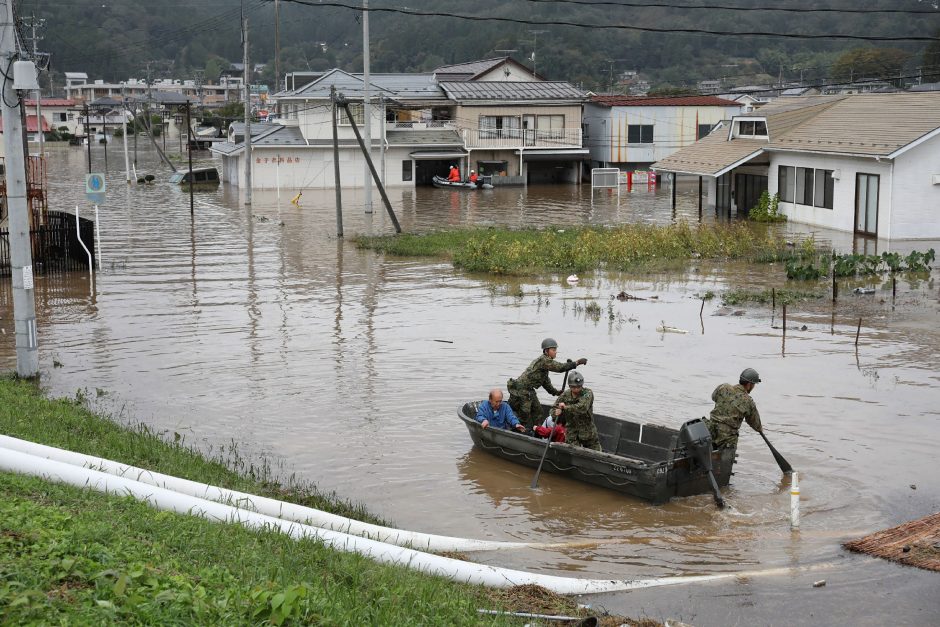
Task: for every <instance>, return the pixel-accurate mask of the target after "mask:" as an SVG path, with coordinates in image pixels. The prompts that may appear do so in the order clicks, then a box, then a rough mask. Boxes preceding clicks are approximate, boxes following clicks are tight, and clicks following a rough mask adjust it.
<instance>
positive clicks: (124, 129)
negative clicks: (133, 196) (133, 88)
mask: <svg viewBox="0 0 940 627" xmlns="http://www.w3.org/2000/svg"><path fill="white" fill-rule="evenodd" d="M121 137H122V138H123V139H124V177H125V178H126V179H127V184H128V185H130V184H131V164H130V160H129V159H128V156H127V96H125V95H124V83H121Z"/></svg>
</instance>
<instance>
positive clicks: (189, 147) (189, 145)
mask: <svg viewBox="0 0 940 627" xmlns="http://www.w3.org/2000/svg"><path fill="white" fill-rule="evenodd" d="M190 108H191V107H190V103H189V99H188V98H187V99H186V140H187V141H186V146H187V151H186V152H188V153H189V215H190V216H192V215H193V213H194V211H195V210H194V209H193V206H194V201H193V186H194V183H195V181H194V180H193V139H192V137H190V136H189V129H190V128H192V127H191V126H190V125H189V122H190V120H189V113H190Z"/></svg>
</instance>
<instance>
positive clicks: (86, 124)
mask: <svg viewBox="0 0 940 627" xmlns="http://www.w3.org/2000/svg"><path fill="white" fill-rule="evenodd" d="M9 1H10V2H12V1H13V0H9ZM90 123H91V120H90V119H89V118H88V102H87V101H86V102H85V144H87V145H88V173H89V174H91V135H89V131H88V127H89V124H90Z"/></svg>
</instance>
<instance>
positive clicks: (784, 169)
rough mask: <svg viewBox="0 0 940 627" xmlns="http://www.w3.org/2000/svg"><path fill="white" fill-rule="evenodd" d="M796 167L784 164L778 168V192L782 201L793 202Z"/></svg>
mask: <svg viewBox="0 0 940 627" xmlns="http://www.w3.org/2000/svg"><path fill="white" fill-rule="evenodd" d="M794 176H796V168H794V167H793V166H792V165H782V166H780V167H779V168H778V169H777V194H778V195H779V196H780V200H781V201H782V202H793V181H794Z"/></svg>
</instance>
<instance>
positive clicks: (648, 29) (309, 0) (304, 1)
mask: <svg viewBox="0 0 940 627" xmlns="http://www.w3.org/2000/svg"><path fill="white" fill-rule="evenodd" d="M263 1H265V2H268V3H270V2H273V1H274V0H263ZM284 1H285V2H291V3H294V4H300V5H304V6H308V7H338V8H343V9H350V10H353V11H362V10H363V8H362V7H361V6H357V5H350V4H343V3H341V2H320V1H318V0H284ZM366 10H368V11H370V12H373V13H376V12H377V13H397V14H400V15H410V16H418V17H443V18H451V19H458V20H466V21H470V22H508V23H511V24H524V25H527V26H570V27H574V28H592V29H601V30H625V31H639V32H644V33H670V34H672V33H691V34H699V35H718V36H722V37H778V38H781V39H827V40H831V39H848V40H858V41H940V37H930V36H926V35H912V36H908V37H894V36H883V35H882V36H879V35H846V34H839V33H836V34H808V33H807V34H804V33H778V32H772V31H719V30H708V29H703V28H656V27H653V26H628V25H625V24H587V23H582V22H569V21H565V20H532V19H522V18H514V17H497V16H477V15H460V14H456V13H444V12H440V11H419V10H416V9H408V8H383V7H369V8H368V9H366Z"/></svg>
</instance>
